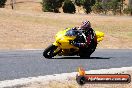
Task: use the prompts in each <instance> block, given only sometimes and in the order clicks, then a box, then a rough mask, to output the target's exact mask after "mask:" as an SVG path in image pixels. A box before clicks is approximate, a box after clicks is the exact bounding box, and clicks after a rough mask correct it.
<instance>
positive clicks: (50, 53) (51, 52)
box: [43, 44, 57, 58]
mask: <svg viewBox="0 0 132 88" xmlns="http://www.w3.org/2000/svg"><path fill="white" fill-rule="evenodd" d="M56 49H57V46H55V45H53V44H52V45H50V46H48V47H47V48H46V49H45V50H44V52H43V56H44V57H45V58H52V57H54V56H55V55H56V54H54V51H55V50H56Z"/></svg>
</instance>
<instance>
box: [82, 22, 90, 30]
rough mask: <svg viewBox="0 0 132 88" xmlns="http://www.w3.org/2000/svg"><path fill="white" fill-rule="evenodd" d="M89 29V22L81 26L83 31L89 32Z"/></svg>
mask: <svg viewBox="0 0 132 88" xmlns="http://www.w3.org/2000/svg"><path fill="white" fill-rule="evenodd" d="M89 28H91V23H90V22H89V21H87V20H86V21H83V22H82V25H81V29H82V30H88V29H89Z"/></svg>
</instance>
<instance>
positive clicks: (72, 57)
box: [52, 56, 112, 59]
mask: <svg viewBox="0 0 132 88" xmlns="http://www.w3.org/2000/svg"><path fill="white" fill-rule="evenodd" d="M110 58H112V57H77V56H75V57H66V56H65V57H55V58H52V59H110Z"/></svg>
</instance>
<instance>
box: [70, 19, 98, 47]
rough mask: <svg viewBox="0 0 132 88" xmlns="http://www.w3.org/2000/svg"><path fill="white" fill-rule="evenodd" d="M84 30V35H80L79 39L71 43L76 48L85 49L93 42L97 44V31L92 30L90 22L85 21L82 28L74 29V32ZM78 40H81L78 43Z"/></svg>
mask: <svg viewBox="0 0 132 88" xmlns="http://www.w3.org/2000/svg"><path fill="white" fill-rule="evenodd" d="M77 29H79V30H82V34H79V35H78V36H77V38H76V39H75V40H74V41H72V42H71V44H73V45H74V46H76V47H79V48H83V47H85V48H86V47H89V46H90V44H91V43H92V42H96V43H97V40H96V36H95V31H94V30H93V29H92V28H91V23H90V22H89V21H83V22H82V25H81V27H79V28H76V27H75V28H73V30H77ZM77 40H80V41H79V42H77Z"/></svg>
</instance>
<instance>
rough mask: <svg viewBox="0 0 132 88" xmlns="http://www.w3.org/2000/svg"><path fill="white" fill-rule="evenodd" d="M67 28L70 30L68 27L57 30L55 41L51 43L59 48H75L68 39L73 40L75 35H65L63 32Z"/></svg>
mask: <svg viewBox="0 0 132 88" xmlns="http://www.w3.org/2000/svg"><path fill="white" fill-rule="evenodd" d="M68 30H70V28H67V29H65V30H63V31H60V32H58V33H57V34H56V36H55V39H56V41H55V42H54V43H53V45H55V46H59V47H60V48H61V49H70V48H77V47H75V46H73V45H71V44H70V43H69V40H74V39H75V38H76V36H65V33H66V32H67V31H68Z"/></svg>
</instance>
